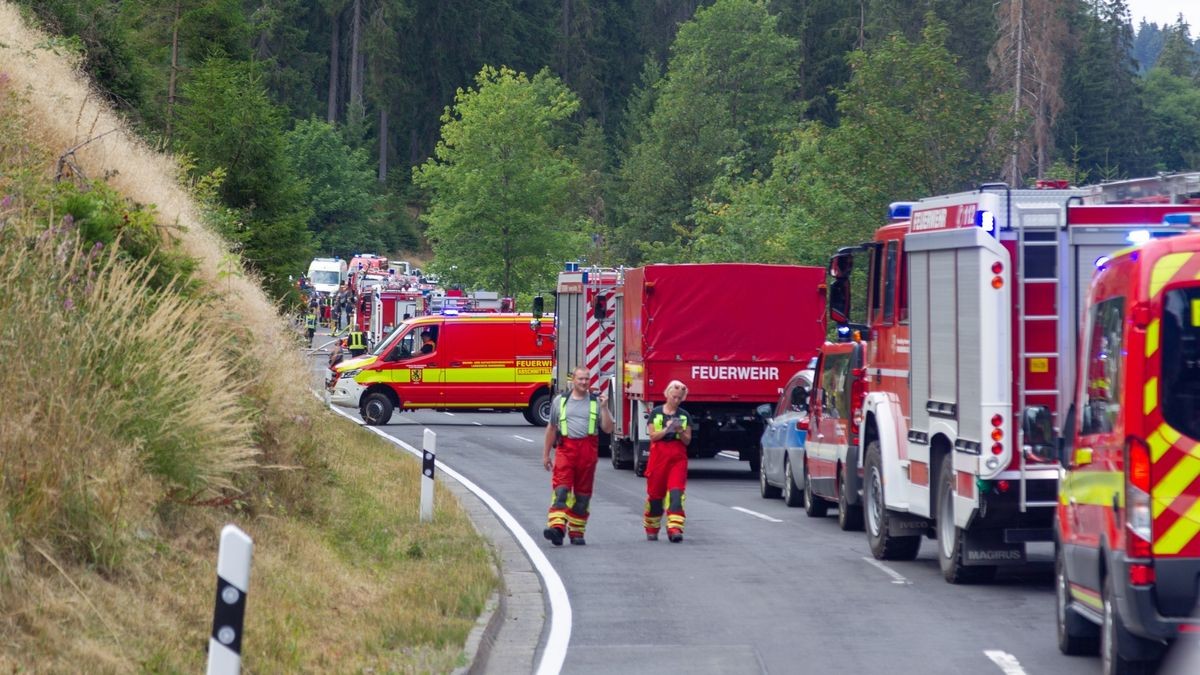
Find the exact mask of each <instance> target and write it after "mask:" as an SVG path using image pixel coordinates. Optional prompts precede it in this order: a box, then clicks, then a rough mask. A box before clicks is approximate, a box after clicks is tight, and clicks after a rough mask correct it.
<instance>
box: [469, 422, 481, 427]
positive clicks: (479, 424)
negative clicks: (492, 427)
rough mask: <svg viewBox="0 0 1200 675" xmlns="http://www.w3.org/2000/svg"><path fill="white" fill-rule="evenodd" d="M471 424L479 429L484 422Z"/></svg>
mask: <svg viewBox="0 0 1200 675" xmlns="http://www.w3.org/2000/svg"><path fill="white" fill-rule="evenodd" d="M471 424H474V425H475V426H477V427H481V426H483V422H471Z"/></svg>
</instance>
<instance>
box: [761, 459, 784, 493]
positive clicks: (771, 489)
mask: <svg viewBox="0 0 1200 675" xmlns="http://www.w3.org/2000/svg"><path fill="white" fill-rule="evenodd" d="M763 464H765V462H763V460H762V451H761V450H759V460H758V493H759V494H760V495H762V498H763V499H778V498H779V495H780V494H781V492H782V491H781V490H780V489H779V488H777V487H775V486H774V485H771V484H770V483H768V482H767V470H766V469H765V468H764V467H763Z"/></svg>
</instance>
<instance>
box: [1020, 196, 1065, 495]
mask: <svg viewBox="0 0 1200 675" xmlns="http://www.w3.org/2000/svg"><path fill="white" fill-rule="evenodd" d="M1014 207H1015V211H1016V214H1015V215H1016V219H1015V220H1016V223H1015V224H1014V229H1015V230H1016V231H1017V270H1016V275H1015V277H1016V280H1017V282H1016V289H1015V290H1016V310H1017V330H1016V331H1015V332H1016V335H1015V336H1014V337H1015V339H1016V340H1017V341H1018V343H1017V355H1018V361H1017V363H1016V364H1014V365H1015V366H1016V371H1017V392H1018V400H1017V401H1014V404H1015V405H1016V410H1015V411H1014V412H1015V413H1016V415H1015V416H1014V417H1015V418H1016V420H1015V421H1016V422H1017V423H1015V424H1014V425H1013V426H1014V427H1015V429H1014V431H1015V436H1016V439H1017V443H1016V444H1015V447H1014V450H1015V451H1016V452H1017V453H1018V456H1019V458H1020V459H1019V466H1020V480H1019V483H1020V502H1019V503H1020V509H1021V513H1025V512H1026V511H1027V510H1028V509H1029V508H1040V507H1049V506H1054V505H1055V502H1052V501H1050V502H1031V501H1029V499H1028V498H1029V494H1028V490H1027V488H1026V479H1027V474H1026V472H1027V466H1026V465H1027V457H1026V455H1025V434H1024V432H1023V430H1022V428H1021V424H1020V423H1019V422H1020V420H1021V419H1022V416H1023V414H1024V410H1025V408H1026V407H1028V406H1029V405H1030V404H1031V399H1032V398H1033V397H1038V398H1040V399H1042V400H1043V401H1044V400H1045V399H1046V398H1052V400H1053V404H1052V405H1051V410H1052V411H1053V412H1054V415H1055V417H1057V416H1058V414H1059V411H1060V410H1061V405H1062V400H1061V396H1060V394H1059V391H1058V389H1057V387H1056V388H1053V389H1031V388H1029V383H1028V382H1026V379H1027V378H1026V372H1027V371H1028V370H1029V369H1030V368H1031V364H1032V360H1033V359H1044V362H1043V363H1045V364H1047V366H1048V364H1050V363H1055V364H1056V372H1055V377H1054V379H1053V381H1055V382H1057V368H1061V367H1062V364H1059V363H1058V360H1059V359H1061V358H1062V357H1061V351H1062V350H1061V349H1060V347H1061V345H1059V344H1058V342H1057V340H1058V338H1057V336H1058V323H1059V320H1060V314H1061V311H1062V309H1061V307H1059V306H1058V293H1057V287H1058V283H1059V278H1060V277H1061V275H1062V273H1063V272H1062V270H1061V269H1059V246H1060V245H1061V239H1062V236H1063V234H1062V233H1061V232H1060V231H1059V227H1058V222H1059V220H1060V218H1061V215H1060V213H1061V212H1060V210H1059V208H1057V207H1046V206H1038V207H1026V208H1021V207H1019V206H1016V205H1014ZM1034 263H1036V266H1035V267H1034V269H1031V268H1030V265H1031V264H1034ZM1048 263H1049V264H1051V265H1053V267H1049V268H1048V267H1047V264H1048ZM1045 287H1048V288H1045ZM1042 288H1045V292H1048V293H1049V294H1050V297H1052V298H1054V311H1053V312H1052V313H1045V312H1044V311H1043V312H1041V313H1038V314H1031V313H1029V307H1028V304H1029V297H1030V295H1031V291H1033V292H1035V293H1036V292H1037V291H1038V290H1041V289H1042ZM1034 333H1038V334H1041V335H1042V336H1043V338H1042V340H1041V343H1042V347H1043V349H1041V350H1032V349H1030V347H1029V344H1030V342H1031V340H1030V335H1031V334H1034ZM1045 335H1050V336H1052V337H1051V342H1052V343H1053V349H1051V350H1047V349H1045V347H1046V346H1049V345H1047V344H1045V340H1046V338H1045V337H1044V336H1045Z"/></svg>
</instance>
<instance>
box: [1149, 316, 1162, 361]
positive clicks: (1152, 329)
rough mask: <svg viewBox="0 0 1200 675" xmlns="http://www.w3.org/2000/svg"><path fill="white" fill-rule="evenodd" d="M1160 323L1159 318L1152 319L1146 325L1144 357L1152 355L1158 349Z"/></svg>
mask: <svg viewBox="0 0 1200 675" xmlns="http://www.w3.org/2000/svg"><path fill="white" fill-rule="evenodd" d="M1161 323H1162V321H1161V320H1160V319H1154V320H1152V321H1151V322H1150V325H1149V326H1146V358H1150V357H1151V356H1154V354H1155V352H1157V351H1158V327H1159V325H1160V324H1161Z"/></svg>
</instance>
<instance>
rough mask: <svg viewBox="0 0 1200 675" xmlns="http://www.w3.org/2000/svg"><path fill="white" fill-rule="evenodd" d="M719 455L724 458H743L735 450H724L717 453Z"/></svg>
mask: <svg viewBox="0 0 1200 675" xmlns="http://www.w3.org/2000/svg"><path fill="white" fill-rule="evenodd" d="M717 457H721V458H722V459H741V457H740V456H739V455H738V454H737V453H736V452H734V451H733V450H722V451H720V452H718V453H717Z"/></svg>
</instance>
